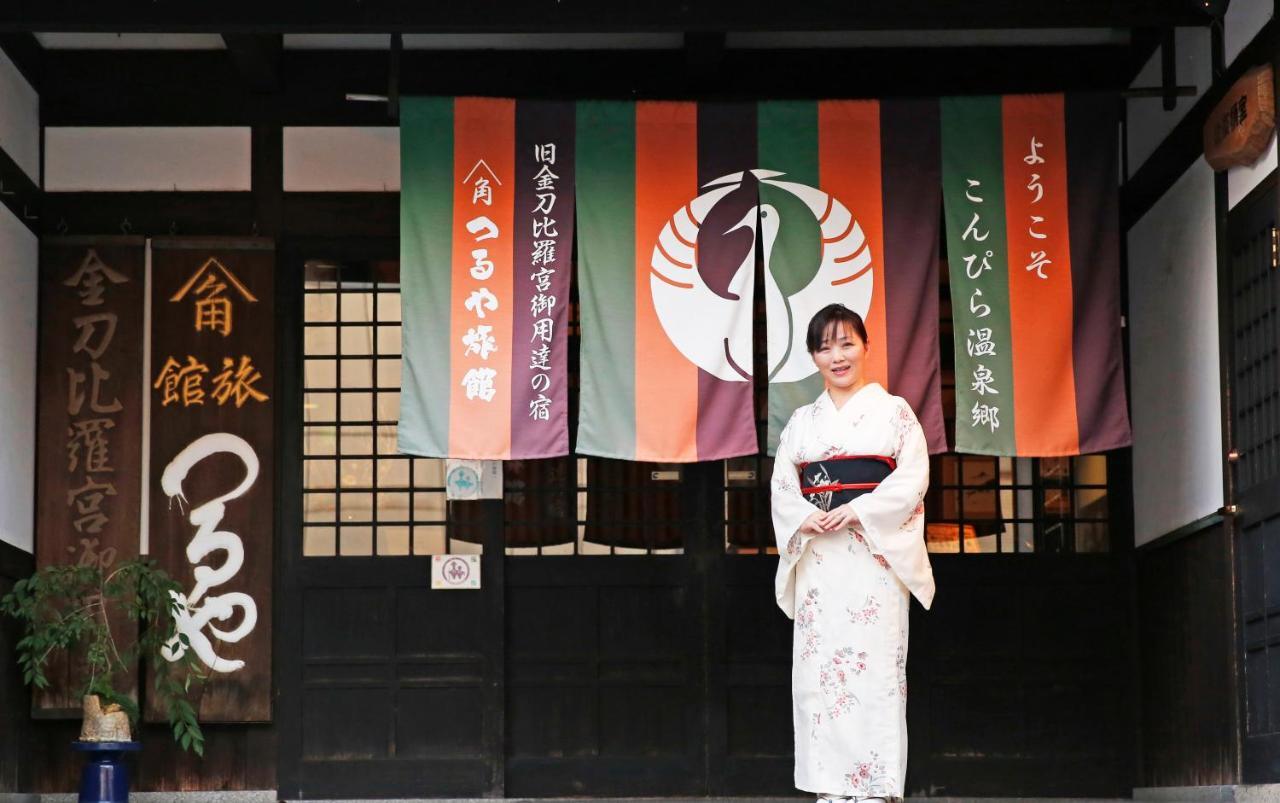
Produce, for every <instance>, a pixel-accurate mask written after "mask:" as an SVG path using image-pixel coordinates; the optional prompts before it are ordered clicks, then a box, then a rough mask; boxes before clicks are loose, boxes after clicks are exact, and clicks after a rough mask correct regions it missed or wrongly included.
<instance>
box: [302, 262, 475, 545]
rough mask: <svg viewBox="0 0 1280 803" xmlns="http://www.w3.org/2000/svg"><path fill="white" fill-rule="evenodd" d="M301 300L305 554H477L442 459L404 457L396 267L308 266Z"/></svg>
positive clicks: (389, 264) (381, 264)
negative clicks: (449, 500)
mask: <svg viewBox="0 0 1280 803" xmlns="http://www.w3.org/2000/svg"><path fill="white" fill-rule="evenodd" d="M303 294H304V295H303V360H304V366H303V416H302V418H303V483H302V485H303V494H304V498H303V513H302V519H303V539H302V552H303V555H306V556H312V557H320V556H334V555H341V556H372V555H401V556H403V555H433V554H438V553H443V552H478V551H479V550H480V547H479V545H478V543H468V540H466V533H465V532H461V531H460V532H454V530H463V529H464V528H461V527H454V526H452V523H451V522H450V520H449V517H448V516H447V509H446V505H445V499H444V461H443V460H435V459H423V458H412V457H407V456H403V455H400V454H398V453H397V452H396V420H397V418H399V415H400V286H399V269H398V266H397V264H396V263H394V262H374V263H360V264H343V265H337V264H334V263H330V262H323V261H316V260H313V261H308V262H307V263H306V266H305V274H304V289H303ZM460 536H461V537H460ZM472 540H477V541H478V539H474V536H473V537H472Z"/></svg>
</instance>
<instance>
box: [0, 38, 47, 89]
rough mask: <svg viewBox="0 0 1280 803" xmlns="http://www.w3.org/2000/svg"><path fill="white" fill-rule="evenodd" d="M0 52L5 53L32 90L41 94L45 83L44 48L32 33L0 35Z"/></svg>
mask: <svg viewBox="0 0 1280 803" xmlns="http://www.w3.org/2000/svg"><path fill="white" fill-rule="evenodd" d="M0 51H3V52H4V54H5V55H6V56H8V57H9V60H10V61H12V62H13V66H15V67H17V68H18V72H20V73H21V74H22V77H23V78H25V79H27V83H28V84H31V88H32V89H34V90H35V91H36V93H37V94H39V92H40V87H41V84H43V83H44V56H45V53H44V48H42V47H41V46H40V42H39V41H37V40H36V37H35V35H34V34H30V33H0Z"/></svg>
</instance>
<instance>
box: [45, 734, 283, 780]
mask: <svg viewBox="0 0 1280 803" xmlns="http://www.w3.org/2000/svg"><path fill="white" fill-rule="evenodd" d="M79 730H80V723H79V722H69V721H62V722H48V721H40V722H37V723H36V725H35V727H34V728H33V729H32V732H31V735H30V748H31V753H32V758H33V759H34V762H33V766H32V768H31V773H30V783H29V785H28V786H27V787H26V788H25V789H24V790H23V791H30V792H40V793H44V794H52V793H65V792H70V791H73V790H74V789H75V788H76V786H77V785H78V783H79V778H80V767H81V766H82V764H83V762H84V756H83V754H81V753H73V752H72V751H71V748H70V743H71V741H72V740H73V739H75V738H76V736H77V735H78V733H79ZM204 734H205V746H204V758H203V759H202V758H200V757H199V756H196V755H193V754H190V753H184V752H183V751H182V749H181V748H179V747H178V746H177V745H176V744H174V741H173V733H172V732H171V731H170V730H169V728H168V727H167V726H165V725H146V726H144V727H142V728H141V729H140V732H135V734H134V738H136V739H138V740H140V741H141V742H142V743H143V750H142V752H141V753H139V754H138V755H137V757H136V759H134V764H133V791H135V792H194V791H243V790H257V789H275V788H276V735H275V728H274V726H272V725H206V726H204Z"/></svg>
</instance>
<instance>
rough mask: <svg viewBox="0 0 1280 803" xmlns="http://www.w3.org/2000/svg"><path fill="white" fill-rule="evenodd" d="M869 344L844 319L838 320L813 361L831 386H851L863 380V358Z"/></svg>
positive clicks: (828, 385) (824, 379)
mask: <svg viewBox="0 0 1280 803" xmlns="http://www.w3.org/2000/svg"><path fill="white" fill-rule="evenodd" d="M866 356H867V345H866V343H863V342H862V338H860V337H858V335H857V333H856V332H854V331H853V330H852V329H850V328H849V327H848V326H847V325H846V324H845V323H844V322H843V321H840V322H837V323H836V325H835V331H834V332H831V333H829V336H828V337H826V338H824V339H823V341H822V344H821V345H820V346H818V350H817V351H815V352H813V361H814V363H815V364H816V365H817V366H818V371H819V372H820V373H821V374H822V379H823V381H825V382H826V383H827V387H829V388H850V387H855V386H856V385H858V384H860V383H861V382H862V366H863V360H864V359H865V358H866Z"/></svg>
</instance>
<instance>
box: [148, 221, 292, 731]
mask: <svg viewBox="0 0 1280 803" xmlns="http://www.w3.org/2000/svg"><path fill="white" fill-rule="evenodd" d="M274 271H275V251H274V246H273V244H272V243H271V242H270V241H268V240H259V239H251V240H218V239H205V240H195V239H179V238H172V239H156V240H153V241H152V244H151V367H150V372H149V382H150V394H151V430H150V431H151V442H150V454H151V466H150V508H151V511H150V527H149V534H148V535H149V543H150V554H151V556H152V557H154V558H155V559H156V560H157V561H158V562H159V563H160V565H161V567H163V568H164V569H165V570H166V571H168V572H169V573H170V574H172V575H173V576H174V577H176V578H177V579H178V580H179V582H180V583H181V585H182V587H183V588H184V589H186V600H185V602H186V608H187V612H188V613H187V615H188V616H189V620H188V622H187V624H186V625H185V628H184V629H185V632H186V634H187V636H188V638H189V639H190V643H191V647H190V649H192V650H193V651H194V652H195V653H196V655H197V657H198V658H199V663H200V665H201V667H202V668H203V670H204V671H205V672H206V673H207V676H208V677H207V679H206V680H205V681H204V682H203V683H200V684H199V686H198V688H199V691H198V692H197V696H198V700H197V703H196V712H197V715H198V716H199V718H200V721H202V722H263V721H268V720H270V719H271V586H272V583H271V579H272V570H271V563H272V532H273V530H272V528H273V523H274V521H275V516H274V513H273V510H274V488H273V485H274V478H275V469H274V450H273V429H274V426H273V425H274V422H273V415H274V413H273V407H274V396H275V392H276V391H275V376H276V372H275V342H274V337H273V332H274V326H275V325H274V322H273V320H274V306H273V304H274ZM180 648H181V647H180ZM163 713H164V712H163V711H162V710H161V709H160V708H159V707H158V706H157V705H155V704H154V701H149V704H148V706H147V715H148V717H149V718H152V719H162V718H163Z"/></svg>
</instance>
